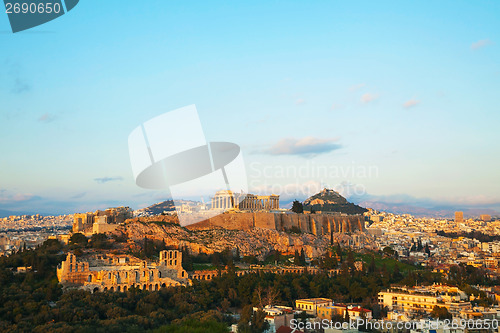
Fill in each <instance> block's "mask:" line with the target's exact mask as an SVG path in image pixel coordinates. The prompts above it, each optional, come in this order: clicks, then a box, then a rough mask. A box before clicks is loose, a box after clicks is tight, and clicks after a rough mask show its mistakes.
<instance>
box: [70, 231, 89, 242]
mask: <svg viewBox="0 0 500 333" xmlns="http://www.w3.org/2000/svg"><path fill="white" fill-rule="evenodd" d="M69 243H70V244H75V245H87V243H88V239H87V237H85V235H84V234H82V233H80V232H77V233H75V234H73V235H71V237H70V239H69Z"/></svg>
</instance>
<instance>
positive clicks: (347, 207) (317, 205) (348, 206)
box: [303, 188, 368, 215]
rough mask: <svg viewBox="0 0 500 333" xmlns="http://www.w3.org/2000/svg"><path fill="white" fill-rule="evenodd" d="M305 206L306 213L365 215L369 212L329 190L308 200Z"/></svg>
mask: <svg viewBox="0 0 500 333" xmlns="http://www.w3.org/2000/svg"><path fill="white" fill-rule="evenodd" d="M303 206H304V210H306V211H311V210H313V211H315V212H338V213H344V214H349V215H353V214H363V213H364V212H366V211H368V210H367V209H365V208H363V207H360V206H358V205H355V204H353V203H350V202H349V201H347V199H346V198H344V197H343V196H341V195H340V194H339V193H338V192H336V191H334V190H331V189H327V188H325V189H324V190H323V191H321V192H319V193H317V194H315V195H313V196H312V197H310V198H308V199H306V200H305V201H304V203H303Z"/></svg>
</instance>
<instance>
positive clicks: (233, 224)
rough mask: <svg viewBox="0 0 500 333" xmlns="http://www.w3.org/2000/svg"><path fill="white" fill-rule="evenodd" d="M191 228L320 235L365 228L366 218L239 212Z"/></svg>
mask: <svg viewBox="0 0 500 333" xmlns="http://www.w3.org/2000/svg"><path fill="white" fill-rule="evenodd" d="M187 228H188V229H193V230H196V229H212V228H224V229H229V230H247V229H251V228H263V229H271V230H278V231H290V230H301V231H302V232H307V233H312V234H314V235H317V236H322V235H325V236H329V235H330V233H331V232H340V233H345V232H354V231H364V218H363V216H360V215H352V216H337V215H328V214H279V213H263V212H258V213H257V212H256V213H237V214H221V215H217V216H215V217H212V218H210V219H207V220H205V221H202V222H199V223H196V224H192V225H189V226H187Z"/></svg>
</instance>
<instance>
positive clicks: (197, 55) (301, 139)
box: [0, 1, 500, 216]
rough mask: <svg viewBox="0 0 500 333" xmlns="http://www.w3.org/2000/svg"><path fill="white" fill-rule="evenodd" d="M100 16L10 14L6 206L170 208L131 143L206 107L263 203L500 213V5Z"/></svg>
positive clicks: (1, 107) (280, 7)
mask: <svg viewBox="0 0 500 333" xmlns="http://www.w3.org/2000/svg"><path fill="white" fill-rule="evenodd" d="M95 5H96V4H95V3H92V2H88V1H87V2H81V3H79V5H78V7H76V8H75V9H74V10H72V11H71V12H70V13H68V14H67V15H64V16H63V17H61V18H59V19H57V20H54V21H52V22H49V23H47V24H44V25H42V26H39V27H36V28H33V29H30V30H29V31H25V32H20V33H17V34H12V33H11V32H10V28H9V22H8V18H7V16H6V15H3V16H1V17H2V18H0V31H2V33H1V34H0V41H1V42H2V44H3V45H4V49H3V50H4V52H2V55H0V62H1V63H3V66H2V69H1V70H0V99H1V100H2V103H1V104H0V124H2V126H1V127H0V133H1V134H0V141H1V142H2V144H1V145H0V153H1V156H2V157H1V159H0V169H1V170H2V173H1V178H0V210H9V211H14V212H16V211H18V212H32V213H41V214H47V213H53V214H56V213H72V212H84V211H93V210H96V209H103V208H107V207H110V206H121V205H127V206H131V207H133V208H135V209H137V208H142V207H145V206H148V205H150V204H152V203H155V202H159V201H162V200H166V199H168V198H169V194H168V192H165V191H151V190H144V189H141V188H139V187H137V186H136V185H135V184H134V179H133V175H132V171H131V168H130V162H129V155H128V151H127V137H128V135H129V133H130V131H131V130H132V129H134V128H135V127H136V126H137V125H138V124H141V123H143V122H144V121H146V120H148V119H150V118H153V117H155V116H157V115H160V114H162V113H164V112H167V111H169V110H173V109H176V108H179V107H183V106H186V105H191V104H196V106H197V109H198V112H199V116H200V120H201V122H202V124H203V127H204V130H205V135H206V137H207V140H209V141H227V142H235V143H237V144H238V145H240V146H241V147H242V151H243V154H244V159H245V162H246V168H247V174H248V183H249V192H251V193H262V194H272V192H273V191H276V192H281V193H274V194H279V195H281V198H282V200H283V202H290V201H291V200H293V199H299V200H304V199H306V198H307V197H308V196H310V195H312V194H314V193H316V192H318V191H319V190H321V189H322V188H323V187H330V188H335V189H337V190H339V191H341V193H343V194H345V195H346V196H347V197H348V198H351V200H353V201H354V202H355V203H372V204H373V206H376V205H375V204H378V205H379V207H393V208H394V207H400V208H401V209H404V208H405V207H417V208H422V209H427V210H429V211H439V209H440V208H441V209H449V210H450V211H454V210H463V211H464V215H465V216H467V215H468V214H467V211H468V210H471V211H477V212H478V213H477V215H479V212H480V211H481V212H485V213H488V212H498V211H500V191H499V190H498V184H499V183H500V175H499V173H498V171H497V170H498V166H499V164H500V157H499V156H498V154H495V152H497V151H498V148H499V146H498V142H500V140H499V139H500V134H499V133H498V131H496V128H495V127H496V124H497V123H498V121H499V120H500V114H499V113H498V112H496V111H497V108H498V107H497V103H496V102H497V96H496V94H495V92H497V91H499V90H500V89H499V88H500V64H499V62H498V59H500V57H499V51H500V48H499V45H498V43H499V41H500V38H499V34H500V33H499V31H500V23H499V22H498V20H497V17H498V14H499V13H500V4H497V3H484V4H482V5H481V6H478V5H477V4H472V3H468V2H465V1H461V2H456V1H454V2H451V1H447V2H440V3H439V4H436V3H431V2H427V3H419V4H408V3H405V4H393V3H392V4H390V3H389V2H377V3H371V2H368V1H364V2H362V1H359V2H351V3H342V4H341V3H334V2H319V3H315V4H305V3H299V2H288V3H281V2H273V3H264V2H254V3H252V4H244V5H239V6H234V7H232V6H230V5H228V4H224V3H222V2H215V3H211V4H207V3H203V2H200V3H198V4H197V6H190V7H187V6H186V5H183V4H181V3H168V4H165V3H163V2H161V1H152V2H149V3H148V6H138V5H137V4H135V3H134V4H132V3H124V2H119V1H107V2H106V3H102V4H99V8H101V11H99V12H96V11H95ZM109 13H116V15H113V14H111V15H110V14H109ZM167 130H168V129H167ZM325 168H326V171H325ZM191 197H192V198H196V193H193V194H192V195H191ZM384 205H385V206H384Z"/></svg>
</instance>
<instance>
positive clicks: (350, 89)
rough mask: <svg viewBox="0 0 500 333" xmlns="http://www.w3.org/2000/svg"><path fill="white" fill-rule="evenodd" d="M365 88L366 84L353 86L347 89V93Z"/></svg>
mask: <svg viewBox="0 0 500 333" xmlns="http://www.w3.org/2000/svg"><path fill="white" fill-rule="evenodd" d="M365 86H366V83H359V84H355V85H353V86H351V87H350V88H349V91H357V90H359V89H361V88H363V87H365Z"/></svg>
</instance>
